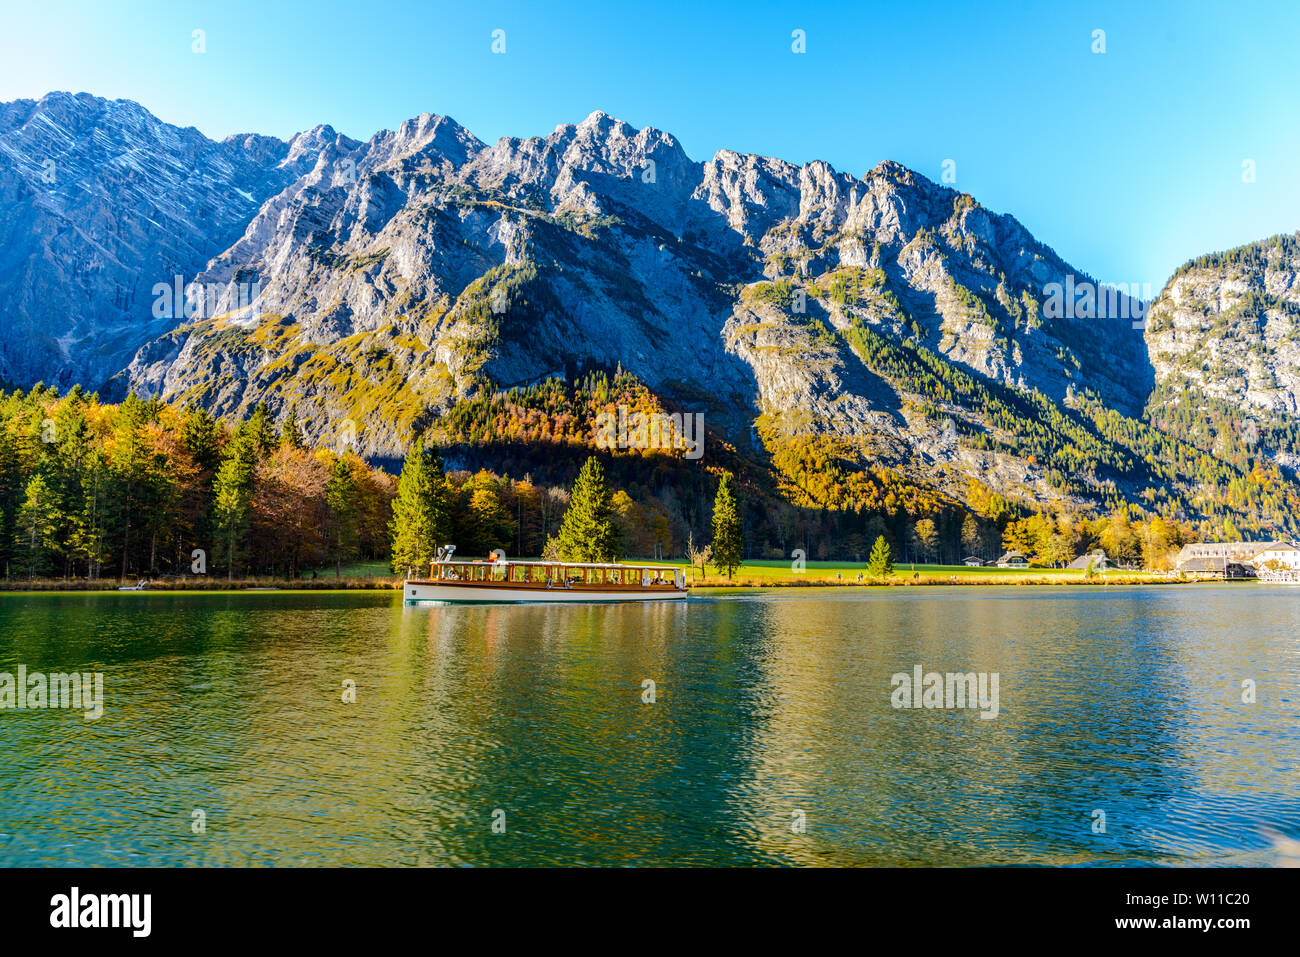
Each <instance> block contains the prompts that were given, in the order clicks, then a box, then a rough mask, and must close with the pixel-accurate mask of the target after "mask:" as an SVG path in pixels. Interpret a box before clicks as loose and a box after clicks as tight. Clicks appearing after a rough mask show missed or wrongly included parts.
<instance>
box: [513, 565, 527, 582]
mask: <svg viewBox="0 0 1300 957" xmlns="http://www.w3.org/2000/svg"><path fill="white" fill-rule="evenodd" d="M510 580H511V581H513V582H526V581H528V566H527V565H512V566H510Z"/></svg>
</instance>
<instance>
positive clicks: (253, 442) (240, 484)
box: [213, 428, 257, 581]
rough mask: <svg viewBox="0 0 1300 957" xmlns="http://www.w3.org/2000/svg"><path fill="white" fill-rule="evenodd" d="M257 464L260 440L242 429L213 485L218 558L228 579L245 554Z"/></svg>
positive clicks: (232, 575)
mask: <svg viewBox="0 0 1300 957" xmlns="http://www.w3.org/2000/svg"><path fill="white" fill-rule="evenodd" d="M256 462H257V439H256V437H255V433H254V430H253V429H249V428H241V429H239V430H238V431H237V432H236V433H235V437H234V439H233V440H232V441H231V442H230V445H229V446H228V447H227V449H226V456H225V458H224V459H223V461H222V463H221V467H220V468H219V469H217V477H216V480H215V481H214V482H213V491H214V493H215V496H216V501H215V503H214V512H215V513H216V541H215V542H214V545H215V548H214V549H213V551H214V558H215V559H216V561H217V562H218V564H224V565H225V566H226V579H227V580H228V581H229V580H232V579H233V578H234V577H235V565H237V564H238V563H239V562H240V560H241V559H242V558H243V555H244V544H245V539H246V538H247V535H248V526H249V520H250V518H251V511H252V500H253V470H254V468H255V466H256Z"/></svg>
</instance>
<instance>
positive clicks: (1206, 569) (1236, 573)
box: [1178, 558, 1255, 579]
mask: <svg viewBox="0 0 1300 957" xmlns="http://www.w3.org/2000/svg"><path fill="white" fill-rule="evenodd" d="M1178 571H1179V572H1181V573H1183V574H1186V575H1196V576H1198V577H1202V578H1224V579H1237V578H1254V577H1255V566H1254V565H1252V564H1251V563H1250V562H1234V561H1229V560H1228V559H1226V558H1191V559H1188V560H1187V561H1185V562H1180V563H1179V565H1178Z"/></svg>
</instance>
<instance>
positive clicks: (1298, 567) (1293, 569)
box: [1250, 542, 1300, 582]
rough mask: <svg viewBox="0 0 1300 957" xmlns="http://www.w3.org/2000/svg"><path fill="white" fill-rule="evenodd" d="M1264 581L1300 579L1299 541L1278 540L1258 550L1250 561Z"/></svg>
mask: <svg viewBox="0 0 1300 957" xmlns="http://www.w3.org/2000/svg"><path fill="white" fill-rule="evenodd" d="M1250 563H1251V564H1252V565H1254V566H1255V573H1256V574H1257V575H1258V576H1259V577H1260V578H1261V579H1263V580H1264V581H1274V582H1278V581H1284V582H1293V581H1297V580H1300V542H1278V543H1276V544H1273V545H1270V546H1269V547H1268V548H1265V549H1263V550H1262V551H1260V552H1258V553H1257V554H1256V555H1255V557H1254V558H1252V559H1251V562H1250Z"/></svg>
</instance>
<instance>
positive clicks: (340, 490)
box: [325, 456, 357, 579]
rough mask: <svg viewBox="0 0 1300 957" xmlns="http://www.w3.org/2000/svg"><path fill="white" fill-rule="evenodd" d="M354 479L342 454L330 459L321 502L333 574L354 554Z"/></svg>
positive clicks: (355, 489)
mask: <svg viewBox="0 0 1300 957" xmlns="http://www.w3.org/2000/svg"><path fill="white" fill-rule="evenodd" d="M356 491H357V485H356V481H355V480H354V479H353V477H352V464H351V463H350V462H349V461H348V460H347V459H346V458H344V457H343V456H339V457H338V458H337V459H335V460H334V466H333V468H331V469H330V478H329V482H327V483H326V485H325V504H326V506H327V507H328V509H329V515H330V526H331V528H330V551H332V552H333V553H334V577H335V578H336V579H338V578H342V577H343V563H344V562H345V561H350V560H351V559H352V558H353V557H355V555H356V548H357V506H356Z"/></svg>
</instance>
